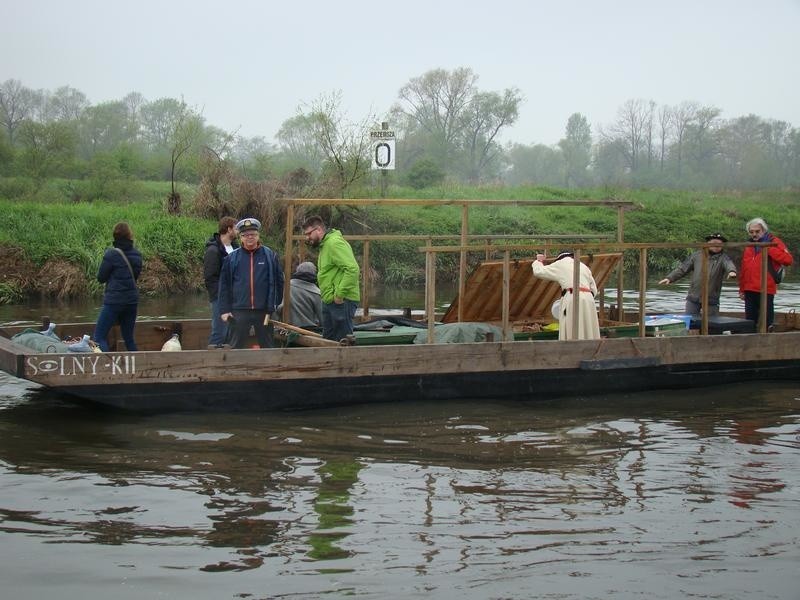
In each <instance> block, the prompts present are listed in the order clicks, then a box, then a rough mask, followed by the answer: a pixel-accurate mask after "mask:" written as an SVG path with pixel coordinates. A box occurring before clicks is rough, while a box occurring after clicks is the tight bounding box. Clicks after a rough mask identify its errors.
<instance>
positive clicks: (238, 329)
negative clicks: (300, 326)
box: [219, 218, 283, 348]
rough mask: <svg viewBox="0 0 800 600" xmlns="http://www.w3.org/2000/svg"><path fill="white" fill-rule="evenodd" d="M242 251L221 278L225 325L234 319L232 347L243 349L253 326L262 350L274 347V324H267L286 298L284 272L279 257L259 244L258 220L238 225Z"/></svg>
mask: <svg viewBox="0 0 800 600" xmlns="http://www.w3.org/2000/svg"><path fill="white" fill-rule="evenodd" d="M236 229H237V230H238V231H239V235H240V237H241V240H242V246H241V248H237V249H236V250H234V251H233V252H232V253H231V254H229V255H228V256H227V257H226V258H225V260H224V261H223V263H222V271H221V272H220V275H219V311H220V315H221V318H222V320H223V321H225V322H226V323H227V322H229V321H230V320H231V318H232V319H233V326H232V330H231V346H233V347H234V348H244V347H245V344H246V342H247V335H248V333H249V331H250V327H251V326H252V327H253V328H254V329H255V333H256V336H257V337H258V343H259V345H260V346H261V347H262V348H271V347H272V346H273V345H274V340H273V338H272V332H273V327H272V323H270V324H269V326H266V325H265V324H264V319H265V317H266V316H267V315H269V314H271V313H272V312H274V311H275V307H276V306H278V304H279V303H280V301H281V299H282V298H283V269H281V265H280V262H279V261H278V255H277V254H275V252H273V251H272V249H270V248H267V247H266V246H264V245H262V244H261V242H260V241H259V231H260V230H261V223H260V222H259V221H258V219H253V218H247V219H242V220H241V221H239V222H238V223H237V224H236Z"/></svg>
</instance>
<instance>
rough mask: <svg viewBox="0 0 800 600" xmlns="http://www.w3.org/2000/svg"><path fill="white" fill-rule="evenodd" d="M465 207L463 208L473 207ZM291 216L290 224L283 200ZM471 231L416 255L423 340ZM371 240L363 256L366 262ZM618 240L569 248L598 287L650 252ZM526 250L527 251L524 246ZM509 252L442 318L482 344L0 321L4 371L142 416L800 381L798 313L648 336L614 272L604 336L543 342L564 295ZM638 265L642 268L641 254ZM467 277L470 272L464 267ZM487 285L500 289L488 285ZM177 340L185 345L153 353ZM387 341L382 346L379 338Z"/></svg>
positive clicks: (478, 272) (194, 326)
mask: <svg viewBox="0 0 800 600" xmlns="http://www.w3.org/2000/svg"><path fill="white" fill-rule="evenodd" d="M298 202H299V203H301V204H312V203H314V202H317V203H323V201H313V200H303V201H298ZM324 202H328V201H324ZM347 202H351V201H347ZM409 202H412V201H409ZM414 202H416V201H414ZM463 202H464V205H465V206H466V204H467V203H468V202H469V201H463ZM614 206H616V204H614ZM617 208H618V207H617ZM287 222H289V223H292V222H294V219H293V213H292V210H291V205H290V206H289V209H288V210H287ZM462 223H466V219H463V221H462ZM462 227H464V225H462ZM468 237H469V236H467V235H466V234H465V233H464V230H463V229H462V235H461V245H460V246H457V247H435V246H432V245H431V243H430V241H429V242H428V245H426V246H425V247H423V248H421V249H420V250H421V251H423V252H425V253H426V257H427V258H426V264H427V277H426V289H427V294H426V309H425V314H426V315H430V316H431V318H429V319H428V323H427V331H428V333H429V334H431V333H433V331H434V328H435V324H434V318H433V316H434V314H435V311H434V298H435V268H434V266H435V264H436V261H435V256H436V253H438V252H448V251H452V252H460V253H461V255H462V257H464V256H465V255H466V253H467V252H468V251H470V250H471V247H469V246H467V245H465V240H467V239H468ZM299 239H300V238H299V236H296V235H294V234H292V233H291V232H287V245H286V255H287V256H288V258H287V259H286V260H287V267H285V270H286V271H288V270H289V269H290V266H291V265H290V263H289V262H288V261H290V260H291V256H293V255H294V251H293V246H292V244H293V243H294V242H296V241H298V240H299ZM367 243H368V241H367V242H365V248H364V255H365V259H364V262H368V261H367V259H366V255H367V254H368V251H367V248H366V244H367ZM594 246H595V247H598V246H599V245H598V244H594ZM616 246H617V247H616V248H608V249H610V250H613V252H612V253H611V254H607V255H605V257H604V256H603V255H601V254H594V255H591V254H589V253H587V254H585V255H583V254H582V253H581V250H583V249H584V248H586V247H587V245H586V244H585V243H578V244H575V245H571V247H573V248H575V249H576V257H577V258H579V259H581V260H597V261H599V262H597V263H592V264H593V268H594V269H595V270H596V274H597V278H598V285H599V286H600V287H602V285H603V284H604V282H605V280H606V279H607V278H608V277H609V275H610V274H611V272H612V270H613V268H614V265H616V264H617V262H618V261H619V257H620V256H621V254H619V253H618V254H616V258H614V256H615V255H614V252H622V251H630V250H632V249H633V250H637V249H639V250H640V251H641V252H646V246H645V245H640V246H637V245H624V244H623V243H621V242H619V243H617V244H616ZM538 247H541V246H538ZM662 247H664V246H663V245H662ZM673 247H675V246H673ZM485 248H486V246H485V245H484V246H481V247H480V249H481V250H483V249H485ZM523 248H524V249H525V250H530V249H531V246H524V247H523ZM511 249H512V248H511V247H510V246H506V247H501V248H499V251H501V252H502V253H503V255H504V256H503V260H502V261H491V260H487V261H484V263H482V264H481V265H479V266H478V267H477V268H476V269H475V270H474V271H473V277H472V279H471V280H472V283H470V282H469V281H468V280H467V279H466V277H463V278H462V277H461V276H460V277H459V295H458V298H456V301H455V302H454V303H453V305H452V306H451V309H450V311H448V313H447V317H446V320H448V321H449V322H452V321H458V322H462V323H463V322H464V321H466V320H468V319H465V318H464V313H465V312H468V314H469V319H473V320H481V321H486V322H492V323H493V324H494V325H495V326H496V327H497V330H498V331H500V332H501V333H500V335H499V336H492V337H491V338H490V339H487V341H483V342H476V343H452V344H444V343H425V344H416V343H413V344H412V343H399V344H398V343H393V344H385V345H362V344H359V343H356V344H354V345H348V346H340V345H334V346H330V345H329V344H327V343H326V344H321V343H320V342H319V341H316V342H315V341H314V340H315V339H318V338H314V337H313V336H309V345H310V346H312V347H279V348H270V349H258V350H251V349H245V350H232V349H224V348H223V349H208V347H207V346H206V341H207V339H208V334H209V328H210V327H209V322H208V320H204V319H188V320H153V321H139V322H137V326H136V338H137V345H138V346H139V348H140V350H139V351H138V352H127V351H125V350H124V346H123V345H122V343H121V341H120V339H119V333H118V331H117V330H116V328H114V329H113V330H112V335H111V339H110V342H111V347H112V348H115V350H116V351H114V352H109V353H103V354H100V353H72V352H64V353H47V352H40V351H36V350H33V349H31V348H28V347H25V346H22V345H20V344H18V343H15V342H14V341H13V340H12V339H11V338H12V337H13V336H14V335H15V334H16V333H19V332H20V331H21V330H22V329H23V327H19V326H17V327H13V326H7V327H0V369H2V370H4V371H6V372H7V373H10V374H11V375H13V376H15V377H19V378H22V379H25V380H28V381H31V382H34V383H36V384H39V385H41V386H44V387H46V388H50V389H52V390H56V391H58V392H61V393H64V394H68V395H69V396H71V397H74V398H78V399H82V400H86V401H90V402H93V403H96V404H100V405H106V406H111V407H116V408H121V409H127V410H136V411H182V410H219V411H228V410H250V411H269V410H297V409H306V408H331V407H336V406H341V405H346V404H353V403H361V402H386V401H397V400H399V401H402V400H407V399H415V400H430V401H445V400H448V399H453V398H460V399H478V400H484V401H486V400H492V401H497V400H504V399H523V400H536V399H543V398H553V397H559V396H580V395H587V394H597V393H611V392H626V391H627V392H633V391H641V390H648V389H656V388H687V387H696V386H706V385H715V384H718V383H721V382H724V383H730V382H739V381H758V380H769V379H786V380H792V381H798V380H800V324H799V323H797V321H796V316H797V315H795V314H790V315H776V317H777V323H776V325H777V329H778V330H779V331H781V332H780V333H766V329H765V328H764V327H761V330H760V332H759V333H745V334H735V335H706V334H707V333H708V328H707V324H706V323H703V324H702V326H701V328H700V330H699V331H698V330H692V331H691V332H688V334H686V332H682V333H683V334H682V335H673V334H670V335H666V334H663V331H661V330H659V331H656V330H655V329H652V328H651V331H650V335H648V331H647V326H646V324H645V322H640V323H634V324H632V323H631V322H630V319H631V318H632V319H634V320H637V318H636V316H635V315H634V316H632V315H625V314H624V313H623V311H621V310H619V309H618V308H617V307H618V306H622V305H623V304H622V302H621V299H622V291H621V290H623V289H624V286H623V285H621V283H622V279H621V277H620V279H619V282H620V284H619V285H618V286H617V288H618V290H617V293H618V298H619V301H618V303H617V305H616V306H609V307H604V306H603V305H602V303H601V305H600V308H599V310H600V316H601V325H602V326H603V330H604V332H605V335H606V337H604V338H602V339H600V340H583V341H557V340H553V339H543V338H547V337H551V338H552V337H553V334H552V332H547V333H546V334H543V333H542V328H541V326H542V325H546V324H547V323H549V322H551V321H552V317H550V316H548V315H549V309H550V303H551V301H552V299H553V298H555V297H557V295H558V293H559V290H558V289H557V288H555V289H554V288H552V285H554V284H551V283H550V282H548V283H547V284H545V283H544V282H541V281H539V282H534V283H531V278H530V277H529V276H528V272H529V269H530V264H529V259H511V258H510V251H511ZM763 254H764V256H766V253H763ZM609 257H610V258H609ZM489 263H492V264H489ZM641 264H645V265H646V260H643V261H641ZM486 265H488V266H486ZM526 267H527V270H528V271H527V272H526ZM765 268H766V261H765V265H764V269H765ZM365 270H366V269H365ZM619 271H620V273H621V269H620V270H619ZM763 272H764V271H762V276H763ZM461 273H462V274H465V273H466V261H465V260H462V267H461ZM489 277H494V278H495V279H496V281H495V282H494V283H488V282H487V281H488V280H487V278H489ZM576 277H577V273H576ZM646 280H647V277H646V272H645V271H642V272H640V282H646ZM601 282H602V283H601ZM644 285H645V284H644V283H640V286H641V287H640V290H639V303H640V310H639V314H645V311H644V308H645V298H646V290H645V289H644ZM531 286H535V289H534V288H533V287H531ZM548 286H551V287H548ZM365 287H366V284H365ZM763 288H764V290H765V289H766V287H765V284H764V286H763ZM763 293H764V294H765V293H766V292H765V291H764V292H763ZM364 297H368V296H367V294H364ZM460 298H465V299H466V300H465V301H464V302H461V301H460ZM284 302H285V303H286V296H284ZM762 305H766V303H765V302H762ZM364 308H365V312H368V310H367V307H366V306H365V307H364ZM469 311H471V312H469ZM762 322H763V318H762ZM681 326H683V325H681ZM536 327H539V329H538V330H537V329H536ZM93 328H94V324H93V323H84V324H80V323H74V324H66V325H59V326H58V329H57V334H58V335H59V336H60V337H62V338H63V337H65V336H75V337H80V336H82V335H84V334H87V333H91V331H92V330H93ZM526 328H527V329H526ZM673 331H677V328H676V329H674V330H673ZM526 332H527V335H525V334H526ZM383 333H384V332H379V333H376V334H375V335H374V336H373V337H377V336H380V335H383ZM174 334H178V336H179V338H180V341H181V344H182V347H183V350H182V351H181V352H161V351H160V349H161V347H162V345H163V344H164V342H165V341H166V340H168V339H170V338H171V337H172V336H173V335H174ZM518 334H522V335H519V337H518ZM520 338H522V339H520ZM381 339H383V340H384V341H386V340H388V339H389V338H388V337H386V338H380V337H378V340H381ZM428 339H430V340H433V339H435V336H431V335H429V336H428Z"/></svg>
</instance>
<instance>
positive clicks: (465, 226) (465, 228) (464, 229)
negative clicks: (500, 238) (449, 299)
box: [458, 204, 469, 323]
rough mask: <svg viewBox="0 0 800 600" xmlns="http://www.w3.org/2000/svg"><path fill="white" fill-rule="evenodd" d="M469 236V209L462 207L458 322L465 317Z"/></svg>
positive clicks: (465, 206)
mask: <svg viewBox="0 0 800 600" xmlns="http://www.w3.org/2000/svg"><path fill="white" fill-rule="evenodd" d="M468 234H469V207H468V206H467V205H466V204H463V205H462V206H461V252H460V259H459V262H458V322H459V323H461V321H462V320H463V317H464V295H465V294H466V292H467V282H466V278H467V250H466V245H467V243H468V239H467V235H468Z"/></svg>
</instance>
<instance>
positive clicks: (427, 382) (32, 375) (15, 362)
mask: <svg viewBox="0 0 800 600" xmlns="http://www.w3.org/2000/svg"><path fill="white" fill-rule="evenodd" d="M92 326H93V324H66V325H60V326H59V327H58V331H59V334H60V335H81V334H82V333H84V332H86V331H91V327H92ZM21 329H22V328H21V327H5V328H2V329H0V334H2V335H0V368H2V370H4V371H6V372H7V373H10V374H11V375H14V376H15V377H19V378H22V379H26V380H28V381H31V382H35V383H37V384H40V385H42V386H45V387H47V388H50V389H52V390H56V391H58V392H61V393H64V394H69V395H70V396H72V397H75V398H80V399H84V400H88V401H91V402H94V403H97V404H101V405H107V406H113V407H117V408H122V409H128V410H136V411H181V410H252V411H266V410H276V409H290V410H294V409H306V408H321V407H335V406H339V405H345V404H353V403H361V402H382V401H393V400H404V399H409V398H414V399H423V400H431V401H442V400H447V399H451V398H474V399H481V400H489V399H491V400H501V399H512V398H517V399H520V398H521V399H526V400H535V399H537V398H552V397H558V396H565V395H570V396H573V395H586V394H596V393H600V392H603V393H605V392H620V391H639V390H647V389H655V388H685V387H695V386H704V385H713V384H717V383H720V382H726V383H727V382H736V381H749V380H766V379H791V380H798V379H800V331H790V332H785V333H769V334H759V333H756V334H740V335H715V336H700V335H687V336H681V337H619V338H604V339H601V340H591V341H570V342H559V341H555V340H553V341H548V340H543V341H542V340H533V341H494V342H482V343H467V344H422V345H420V344H399V345H382V346H350V347H320V348H303V347H300V348H273V349H260V350H228V349H220V350H207V349H200V348H205V342H206V340H207V336H208V330H209V324H208V322H207V321H204V320H183V321H169V322H166V321H142V322H139V323H137V343H139V344H140V347H141V348H144V350H141V351H138V352H125V351H118V352H110V353H106V354H99V353H71V352H70V353H61V354H50V353H38V352H35V351H33V350H31V349H29V348H26V347H23V346H20V345H19V344H16V343H14V342H13V341H12V340H10V339H9V338H10V336H12V335H13V334H14V333H17V332H18V331H19V330H21ZM173 332H177V333H179V335H180V336H181V341H182V344H183V348H184V350H183V351H181V352H161V351H159V349H160V347H161V345H162V344H163V342H164V341H166V340H167V339H168V338H170V337H171V336H172V334H173ZM114 335H116V332H114ZM113 343H117V341H116V338H114V339H113ZM192 348H194V349H192Z"/></svg>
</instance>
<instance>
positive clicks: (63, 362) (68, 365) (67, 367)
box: [25, 353, 136, 377]
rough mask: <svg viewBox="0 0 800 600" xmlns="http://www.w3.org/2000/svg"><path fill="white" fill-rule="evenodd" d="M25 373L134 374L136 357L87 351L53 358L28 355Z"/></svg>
mask: <svg viewBox="0 0 800 600" xmlns="http://www.w3.org/2000/svg"><path fill="white" fill-rule="evenodd" d="M25 365H26V367H27V369H26V370H27V371H28V372H27V373H26V375H30V376H31V377H35V376H36V375H59V376H61V377H73V376H79V375H99V374H102V373H110V374H111V375H134V374H135V373H136V357H135V356H133V355H132V354H122V355H118V356H104V355H102V354H95V353H87V354H81V355H77V356H59V357H54V358H39V357H38V356H29V357H28V358H27V360H26V361H25Z"/></svg>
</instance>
